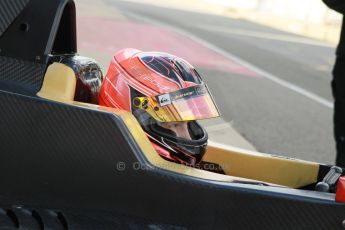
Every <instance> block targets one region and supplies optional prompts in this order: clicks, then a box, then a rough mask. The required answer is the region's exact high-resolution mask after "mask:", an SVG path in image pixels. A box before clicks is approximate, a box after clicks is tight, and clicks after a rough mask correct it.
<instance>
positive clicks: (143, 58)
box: [99, 49, 219, 165]
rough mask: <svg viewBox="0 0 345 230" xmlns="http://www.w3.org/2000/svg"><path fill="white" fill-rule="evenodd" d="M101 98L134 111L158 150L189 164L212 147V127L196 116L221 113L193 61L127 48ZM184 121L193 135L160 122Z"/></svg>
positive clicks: (119, 55) (106, 81) (112, 67)
mask: <svg viewBox="0 0 345 230" xmlns="http://www.w3.org/2000/svg"><path fill="white" fill-rule="evenodd" d="M99 103H100V105H104V106H108V107H115V108H119V109H124V110H127V111H130V112H132V113H133V114H134V116H135V117H136V118H137V119H138V121H139V123H140V124H141V126H142V128H143V129H144V131H145V132H146V134H147V136H148V137H149V139H150V140H151V142H152V144H153V146H154V148H155V149H156V151H157V152H158V154H160V155H161V156H162V157H164V158H166V159H169V160H172V161H175V162H179V163H184V164H189V165H194V164H196V163H198V162H200V161H201V159H202V157H203V155H204V153H205V151H206V146H207V139H208V136H207V132H206V131H205V129H203V127H201V126H200V125H199V124H198V123H197V122H196V120H200V119H206V118H213V117H218V116H219V112H218V109H217V106H216V105H215V102H214V100H213V98H212V96H211V94H210V92H209V90H208V88H207V86H206V85H205V83H204V82H203V80H202V79H201V77H200V75H199V74H198V73H197V71H196V70H195V69H194V68H193V66H192V65H190V64H189V63H188V62H186V61H185V60H183V59H181V58H179V57H176V56H174V55H171V54H167V53H159V52H141V51H139V50H136V49H124V50H121V51H120V52H118V53H117V54H116V55H115V57H114V58H113V59H112V61H111V63H110V66H109V70H108V73H107V75H106V76H105V79H104V81H103V83H102V87H101V90H100V95H99ZM178 121H189V122H188V131H189V134H190V136H191V139H192V140H187V139H184V138H180V137H177V135H176V134H175V133H174V132H173V131H171V130H169V129H165V128H163V127H162V126H160V125H159V124H160V123H163V122H178Z"/></svg>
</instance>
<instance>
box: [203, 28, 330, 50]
mask: <svg viewBox="0 0 345 230" xmlns="http://www.w3.org/2000/svg"><path fill="white" fill-rule="evenodd" d="M197 27H198V28H200V29H203V30H209V31H215V32H223V33H228V34H235V35H242V36H248V37H255V38H264V39H268V40H275V41H283V42H292V43H300V44H306V45H313V46H323V47H334V45H333V44H329V43H326V42H321V41H317V40H313V39H308V38H303V37H298V36H291V35H283V34H276V33H266V32H260V31H250V30H242V29H227V28H223V27H215V26H211V25H199V26H197Z"/></svg>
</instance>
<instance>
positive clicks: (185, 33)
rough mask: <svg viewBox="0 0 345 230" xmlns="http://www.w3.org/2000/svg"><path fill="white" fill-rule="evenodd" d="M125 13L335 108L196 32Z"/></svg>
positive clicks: (329, 102) (331, 104) (331, 105)
mask: <svg viewBox="0 0 345 230" xmlns="http://www.w3.org/2000/svg"><path fill="white" fill-rule="evenodd" d="M125 14H127V15H129V16H130V17H133V18H136V19H138V20H139V21H144V22H147V23H149V24H152V25H159V26H162V27H165V28H170V29H171V30H174V31H176V32H178V33H180V34H182V35H184V36H186V37H189V38H191V39H192V40H194V41H196V42H198V43H199V44H201V45H203V46H205V47H207V48H209V49H211V50H213V51H215V52H217V53H219V54H221V55H222V56H224V57H226V58H228V59H230V60H231V61H236V62H237V63H238V64H240V65H242V66H244V67H246V68H248V69H251V70H252V71H254V72H256V73H258V74H259V75H261V76H262V77H264V78H266V79H268V80H270V81H272V82H274V83H276V84H278V85H280V86H283V87H285V88H287V89H289V90H292V91H294V92H296V93H298V94H300V95H303V96H305V97H307V98H309V99H311V100H313V101H315V102H317V103H319V104H321V105H324V106H326V107H328V108H330V109H333V102H331V101H329V100H327V99H325V98H323V97H321V96H318V95H316V94H314V93H312V92H310V91H308V90H306V89H304V88H302V87H299V86H297V85H294V84H292V83H290V82H287V81H285V80H283V79H280V78H279V77H277V76H275V75H273V74H271V73H268V72H266V71H265V70H262V69H260V68H258V67H256V66H254V65H252V64H250V63H248V62H247V61H245V60H242V59H241V58H239V57H237V56H235V55H233V54H230V53H229V52H227V51H225V50H223V49H221V48H219V47H217V46H215V45H213V44H211V43H209V42H207V41H205V40H203V39H202V38H199V37H197V36H195V35H194V34H192V33H190V32H188V31H185V30H183V29H180V28H177V27H175V26H172V25H170V24H166V23H163V22H161V21H156V20H153V19H151V18H149V17H145V16H142V15H139V14H134V13H129V12H126V13H125Z"/></svg>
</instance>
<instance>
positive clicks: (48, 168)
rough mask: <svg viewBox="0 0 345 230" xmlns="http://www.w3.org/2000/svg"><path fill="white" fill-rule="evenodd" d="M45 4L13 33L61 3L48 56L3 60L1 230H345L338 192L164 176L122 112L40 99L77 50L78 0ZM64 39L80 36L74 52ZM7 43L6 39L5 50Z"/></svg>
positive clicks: (7, 52) (7, 54) (17, 54)
mask: <svg viewBox="0 0 345 230" xmlns="http://www.w3.org/2000/svg"><path fill="white" fill-rule="evenodd" d="M16 1H18V3H19V2H22V1H20V0H15V1H14V2H16ZM44 2H45V1H44V0H30V1H29V2H28V3H27V6H26V8H24V9H23V10H22V11H21V12H22V14H20V15H18V17H17V19H14V22H13V23H12V24H11V25H10V26H9V27H8V29H7V30H6V31H11V28H12V27H16V25H17V23H19V24H20V22H17V21H18V20H19V19H20V18H22V17H24V16H21V15H23V14H24V15H25V14H29V13H28V12H33V11H34V9H35V8H34V7H36V6H37V5H39V4H42V5H45V4H47V5H49V4H51V5H50V6H49V7H48V8H46V10H47V9H51V8H50V7H52V8H53V7H55V8H54V9H53V10H51V12H50V14H46V15H50V18H49V20H48V19H47V21H50V22H54V23H51V24H49V25H50V26H51V27H50V29H49V32H47V31H46V32H47V34H49V36H46V37H44V36H43V37H42V40H44V39H47V40H49V41H45V42H43V43H44V44H45V45H43V46H42V47H44V48H43V49H42V50H41V51H42V52H39V56H41V57H47V58H40V60H38V59H37V58H36V55H34V56H32V54H33V53H36V51H37V50H35V52H34V51H32V50H31V51H30V50H27V52H24V51H23V52H24V53H23V55H21V54H22V53H21V52H22V51H16V50H15V49H11V48H8V49H4V51H3V52H2V53H0V54H1V56H0V65H1V69H0V140H1V144H0V187H1V189H0V206H1V207H2V208H3V209H0V220H1V222H0V228H1V227H6V228H7V229H11V228H12V229H18V228H19V229H24V228H26V229H245V230H246V229H267V230H269V229H272V230H273V229H282V230H285V229H286V230H287V229H320V230H321V229H344V227H343V221H344V220H345V205H344V204H341V203H336V202H335V201H334V197H335V195H334V194H331V193H320V192H315V191H307V190H299V189H290V188H284V187H273V186H263V185H260V184H246V183H241V182H236V181H232V182H231V183H230V182H221V181H217V180H209V179H202V178H197V177H192V176H188V175H183V174H179V173H176V172H173V171H170V170H168V169H163V168H160V167H158V166H156V165H154V164H152V162H150V161H149V160H148V158H147V156H146V155H145V153H144V151H143V149H142V148H141V147H140V145H139V140H138V138H137V137H135V136H134V135H133V133H132V132H131V131H130V128H129V127H128V125H127V123H126V122H125V121H124V119H123V118H122V117H121V116H120V115H119V114H118V113H114V112H113V111H106V110H98V109H93V108H89V107H86V106H83V105H81V104H79V105H75V104H72V103H63V102H57V101H52V100H47V99H44V98H39V97H37V96H36V93H37V92H38V90H39V88H40V87H41V84H42V82H43V77H44V73H45V69H46V67H47V66H48V65H49V58H48V57H49V54H51V53H54V54H62V53H65V52H67V53H69V54H73V53H75V52H76V46H74V45H73V44H74V43H73V39H74V41H75V37H73V34H74V35H75V31H74V32H73V31H71V30H73V29H71V28H75V25H72V24H73V15H74V16H75V12H72V11H73V10H74V3H73V1H68V0H50V1H49V2H50V3H49V4H48V3H44ZM29 6H31V7H33V8H31V7H29ZM25 12H26V13H25ZM18 14H19V13H18ZM63 15H65V17H64V16H63ZM66 15H67V16H66ZM68 15H69V16H68ZM71 15H72V16H71ZM1 17H3V16H2V15H0V19H1V20H0V21H4V19H2V18H1ZM47 17H48V16H47ZM69 19H70V20H69ZM60 21H63V22H64V23H67V24H68V26H66V27H64V26H61V25H59V23H60ZM74 23H75V19H74ZM47 26H48V25H47ZM47 28H48V27H47ZM61 28H67V29H61ZM42 30H43V28H42ZM44 31H45V30H44ZM58 31H59V32H58ZM61 31H62V32H61ZM66 31H67V32H66ZM68 31H69V32H68ZM6 33H7V32H4V33H3V35H6ZM61 34H65V35H66V34H70V35H71V37H70V40H68V41H67V42H66V47H67V48H66V47H64V46H61V44H63V42H62V40H59V39H58V38H61V37H64V36H62V35H61ZM6 36H9V35H6ZM13 36H16V33H14V34H13ZM56 39H57V40H56ZM6 41H7V40H6V39H3V37H0V48H2V47H3V45H4V44H7V43H6ZM8 44H9V43H8ZM11 44H12V47H13V46H14V45H13V44H16V43H11ZM47 44H48V45H47ZM59 44H60V45H59ZM41 45H42V44H41ZM36 47H39V46H36ZM61 47H64V49H63V48H61ZM68 47H69V48H68ZM31 48H32V47H31ZM31 48H30V49H31ZM28 49H29V48H28ZM32 49H33V48H32ZM32 52H33V53H32ZM37 52H38V51H37ZM16 63H24V64H23V65H22V66H21V65H20V64H18V65H16ZM6 66H13V67H8V68H7V67H6ZM23 66H24V67H23ZM5 67H6V68H5ZM20 70H23V71H20ZM17 71H18V72H17ZM20 73H23V74H22V75H21V74H20ZM120 166H121V167H120ZM321 174H322V173H321ZM321 174H320V175H321Z"/></svg>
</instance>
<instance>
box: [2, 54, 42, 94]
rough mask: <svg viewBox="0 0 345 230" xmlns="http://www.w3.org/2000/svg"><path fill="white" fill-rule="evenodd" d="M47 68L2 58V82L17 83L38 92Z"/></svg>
mask: <svg viewBox="0 0 345 230" xmlns="http://www.w3.org/2000/svg"><path fill="white" fill-rule="evenodd" d="M45 68H46V65H44V64H39V63H32V62H26V61H21V60H17V59H14V58H8V57H3V56H0V81H7V82H13V83H17V84H20V85H22V86H25V87H28V88H31V89H33V90H34V91H35V92H38V90H39V89H40V87H41V84H42V79H43V75H44V72H45Z"/></svg>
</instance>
